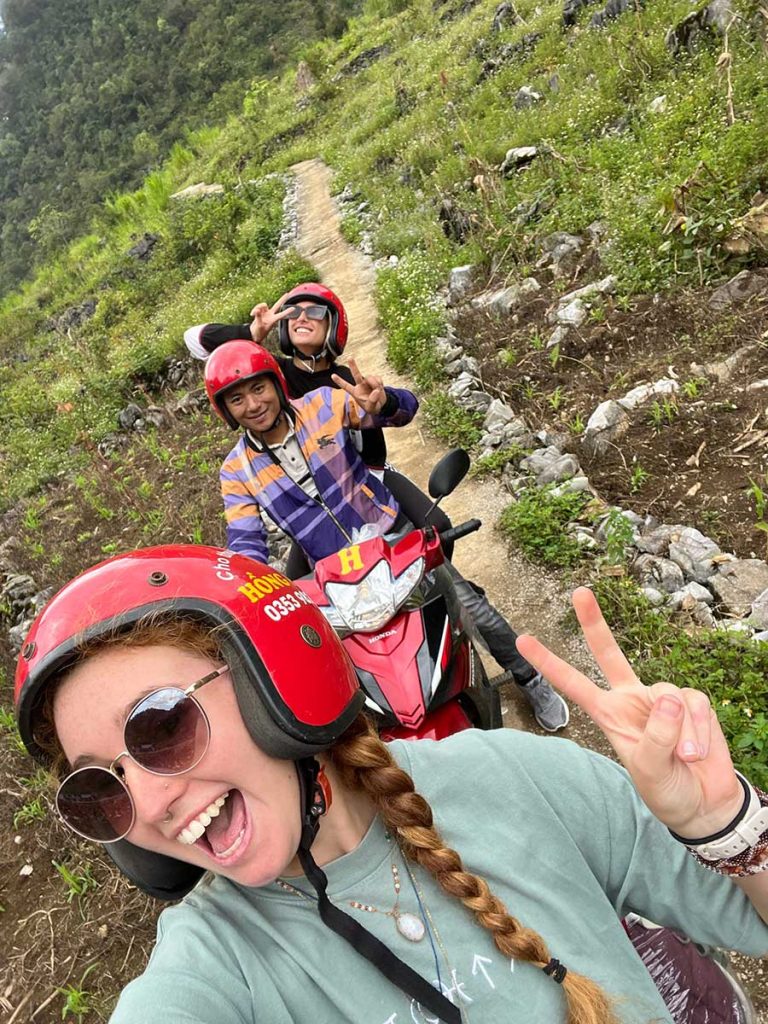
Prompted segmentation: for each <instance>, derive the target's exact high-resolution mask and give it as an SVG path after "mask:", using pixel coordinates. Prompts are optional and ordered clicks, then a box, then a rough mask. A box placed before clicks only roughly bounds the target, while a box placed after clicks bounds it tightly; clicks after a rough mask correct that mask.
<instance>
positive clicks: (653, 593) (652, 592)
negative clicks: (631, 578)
mask: <svg viewBox="0 0 768 1024" xmlns="http://www.w3.org/2000/svg"><path fill="white" fill-rule="evenodd" d="M640 593H641V594H644V595H645V597H646V599H647V601H648V603H649V604H651V605H653V607H654V608H658V607H659V605H662V604H664V602H665V601H666V600H667V595H666V594H662V592H661V591H660V590H657V589H656V587H650V586H645V587H640Z"/></svg>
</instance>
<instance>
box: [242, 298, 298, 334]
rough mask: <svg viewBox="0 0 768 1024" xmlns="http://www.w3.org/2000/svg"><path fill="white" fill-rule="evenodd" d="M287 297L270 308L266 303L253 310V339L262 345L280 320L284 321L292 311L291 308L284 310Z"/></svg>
mask: <svg viewBox="0 0 768 1024" xmlns="http://www.w3.org/2000/svg"><path fill="white" fill-rule="evenodd" d="M284 301H285V295H281V296H280V298H279V299H278V300H277V302H276V303H275V304H274V306H268V305H267V304H266V302H258V303H257V304H256V305H255V306H254V307H253V309H252V310H251V337H252V338H253V340H254V341H255V342H256V344H257V345H260V344H261V343H262V342H263V341H264V339H265V338H266V336H267V335H268V334H269V332H270V331H271V330H272V328H273V327H274V326H275V324H276V323H277V322H278V320H284V319H285V318H286V317H287V316H288V314H289V313H290V311H291V307H290V306H289V307H288V308H287V309H283V308H282V306H283V302H284Z"/></svg>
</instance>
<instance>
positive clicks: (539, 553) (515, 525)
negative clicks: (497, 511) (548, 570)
mask: <svg viewBox="0 0 768 1024" xmlns="http://www.w3.org/2000/svg"><path fill="white" fill-rule="evenodd" d="M587 501H588V498H587V497H585V496H584V495H583V494H567V493H566V494H560V495H556V494H553V493H552V489H551V488H546V487H544V488H541V489H538V488H529V489H528V490H526V491H524V492H523V494H522V495H521V497H520V500H519V501H516V502H515V503H514V504H513V505H508V506H507V508H506V509H504V511H503V512H502V514H501V529H502V531H503V532H504V533H505V534H507V536H508V537H510V538H511V539H512V540H513V541H514V542H515V543H516V544H517V545H518V546H519V547H520V549H521V550H522V552H523V553H524V554H525V555H526V556H527V557H528V558H530V559H531V560H532V561H534V562H539V563H540V564H541V565H546V566H551V567H553V568H561V569H566V568H571V567H573V566H575V565H576V564H577V563H578V562H580V561H581V560H582V559H583V558H584V556H585V551H584V548H582V547H581V545H579V544H578V543H577V542H576V540H574V538H573V537H571V536H570V535H569V534H567V533H566V527H567V525H568V524H569V523H571V522H574V521H575V520H576V519H578V518H579V516H580V515H581V514H582V512H583V511H584V508H585V506H586V505H587Z"/></svg>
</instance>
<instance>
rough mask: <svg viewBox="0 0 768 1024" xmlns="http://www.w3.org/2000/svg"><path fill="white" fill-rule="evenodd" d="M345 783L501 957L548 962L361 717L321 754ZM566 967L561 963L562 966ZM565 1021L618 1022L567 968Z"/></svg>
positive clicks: (597, 993)
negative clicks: (470, 867)
mask: <svg viewBox="0 0 768 1024" xmlns="http://www.w3.org/2000/svg"><path fill="white" fill-rule="evenodd" d="M328 754H329V755H330V758H331V761H332V763H333V766H334V768H335V769H336V771H337V772H338V774H339V776H340V778H341V780H342V782H343V783H344V785H346V786H348V787H349V788H350V789H353V790H358V791H359V790H362V791H363V792H365V793H366V795H367V796H368V797H369V798H370V799H371V800H372V801H373V803H374V805H375V806H376V810H377V812H378V814H379V816H380V817H381V819H382V821H383V822H384V824H385V826H386V827H387V828H388V829H389V830H390V831H391V832H392V833H393V835H396V836H397V838H398V841H399V843H400V846H401V848H402V851H403V854H404V856H406V857H407V858H408V859H409V860H412V861H414V862H415V863H416V864H419V865H420V866H421V867H423V868H424V869H425V870H427V871H428V872H429V873H430V874H431V875H432V876H433V878H434V879H435V880H436V881H437V882H438V884H439V885H440V886H441V888H442V889H443V890H444V891H445V892H446V893H448V895H450V896H455V897H456V898H457V899H460V900H461V902H462V903H463V904H464V906H465V907H467V908H468V909H469V910H471V911H472V912H473V913H474V915H475V917H476V919H477V921H478V922H479V924H481V925H482V926H483V928H486V929H487V930H488V931H489V932H490V933H491V935H492V937H493V941H494V943H495V944H496V947H497V949H498V950H499V951H500V952H501V953H503V955H504V956H506V957H510V958H515V959H517V960H523V961H526V962H528V963H531V964H533V965H534V966H536V967H539V968H542V969H543V968H544V967H546V966H547V964H548V963H549V961H550V954H549V950H548V949H547V946H546V943H545V942H544V940H543V938H542V937H541V936H540V935H539V934H538V933H537V932H535V931H533V930H532V929H531V928H526V927H525V926H524V925H522V924H521V923H520V922H519V921H518V920H517V919H516V918H514V917H513V916H512V915H511V914H510V913H509V911H508V910H507V908H506V907H505V906H504V904H503V903H502V901H501V900H500V899H499V898H498V897H497V896H494V894H493V893H492V892H491V890H490V888H489V886H488V883H487V882H486V881H485V880H484V879H483V878H480V877H479V876H478V875H474V874H472V873H471V872H469V871H466V870H465V869H464V865H463V864H462V860H461V857H460V856H459V854H458V853H457V852H456V851H455V850H452V849H450V847H448V846H446V845H445V843H444V842H443V839H442V837H441V836H440V833H439V832H438V830H437V828H436V827H435V826H434V824H433V816H432V808H431V807H430V806H429V803H428V802H427V801H426V800H425V799H424V797H423V796H421V795H420V794H419V793H417V792H416V790H415V788H414V785H413V780H412V779H411V777H410V775H408V773H407V772H405V771H404V770H403V769H402V768H400V767H399V766H398V764H397V763H396V761H395V759H394V758H393V757H392V755H391V754H390V752H389V750H388V749H387V747H386V746H385V744H384V743H382V741H381V740H380V739H379V737H378V735H377V733H376V730H375V728H374V726H373V725H372V723H371V722H370V721H369V720H368V718H367V717H366V716H365V715H360V716H358V718H357V719H356V720H355V721H354V722H353V724H352V725H351V726H350V728H349V729H348V730H347V731H346V733H345V734H344V736H343V737H342V738H341V739H340V740H339V741H338V742H337V743H335V744H334V746H333V747H332V748H331V749H330V750H329V751H328ZM566 966H567V965H566ZM563 990H564V994H565V997H566V1000H567V1012H568V1016H567V1024H619V1018H618V1017H617V1016H616V1014H615V1013H614V1010H613V1007H612V1004H611V1001H610V999H609V998H608V996H607V995H606V993H605V992H604V991H603V990H602V989H601V988H600V986H599V985H597V984H596V983H595V982H594V981H591V980H590V979H589V978H586V977H584V976H583V975H580V974H575V973H574V972H573V971H570V970H569V971H568V972H567V974H566V976H565V980H564V981H563Z"/></svg>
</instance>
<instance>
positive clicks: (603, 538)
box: [595, 508, 643, 544]
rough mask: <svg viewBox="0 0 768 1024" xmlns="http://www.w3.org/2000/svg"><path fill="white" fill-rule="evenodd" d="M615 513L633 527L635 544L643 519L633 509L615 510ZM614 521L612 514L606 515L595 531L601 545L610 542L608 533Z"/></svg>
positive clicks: (633, 542)
mask: <svg viewBox="0 0 768 1024" xmlns="http://www.w3.org/2000/svg"><path fill="white" fill-rule="evenodd" d="M612 511H613V512H614V513H616V512H618V514H619V515H620V516H621V518H622V519H626V520H627V522H628V523H629V525H630V526H631V527H632V541H631V543H632V544H635V543H636V541H637V539H638V538H639V536H640V532H639V530H640V527H641V526H642V522H643V520H642V517H641V516H639V515H638V514H637V513H636V512H633V511H632V510H631V509H621V508H614V509H613V510H612ZM612 520H613V516H611V515H610V514H608V515H605V516H603V517H602V518H601V520H600V522H599V524H598V526H597V529H596V530H595V536H596V537H597V539H598V540H599V541H600V543H601V544H606V543H607V541H608V533H609V531H610V524H611V522H612Z"/></svg>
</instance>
